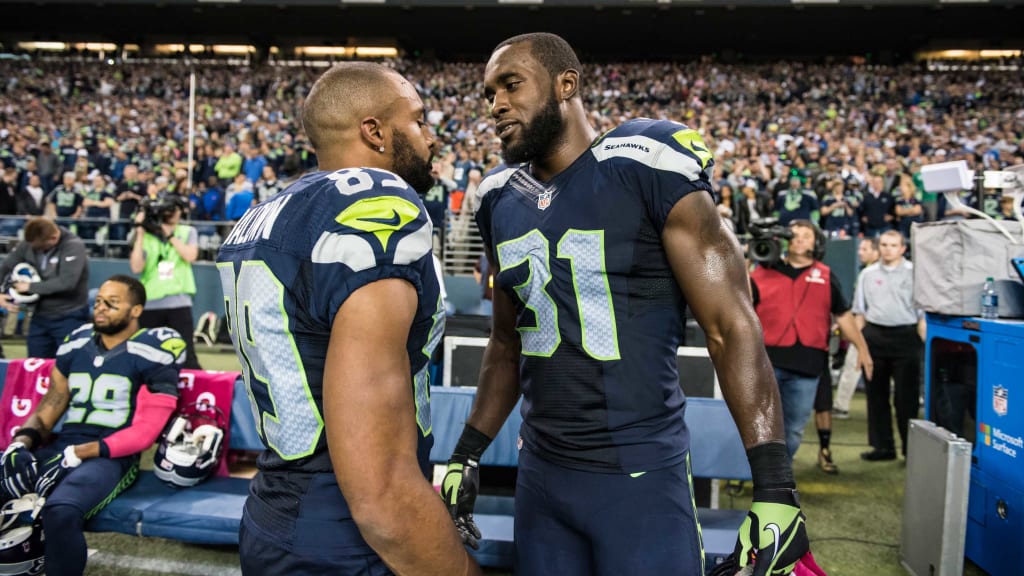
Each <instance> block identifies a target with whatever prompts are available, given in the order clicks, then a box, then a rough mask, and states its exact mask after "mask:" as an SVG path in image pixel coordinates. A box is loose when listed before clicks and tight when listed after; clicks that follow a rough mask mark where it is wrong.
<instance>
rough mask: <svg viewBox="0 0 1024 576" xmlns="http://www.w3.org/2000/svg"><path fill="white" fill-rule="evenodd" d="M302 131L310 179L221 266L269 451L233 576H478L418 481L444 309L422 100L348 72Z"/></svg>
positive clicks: (247, 219)
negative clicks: (431, 366) (311, 152)
mask: <svg viewBox="0 0 1024 576" xmlns="http://www.w3.org/2000/svg"><path fill="white" fill-rule="evenodd" d="M302 121H303V128H304V129H305V132H306V134H307V135H308V137H309V139H310V141H311V142H312V143H313V145H314V147H315V148H316V154H317V159H318V162H319V168H320V171H318V172H314V173H312V174H308V175H306V176H304V177H303V178H301V179H299V180H298V181H297V182H295V183H294V184H292V185H291V186H290V187H288V188H287V189H286V190H284V191H282V192H280V193H279V194H277V195H276V196H274V197H273V198H272V199H270V200H269V201H267V202H262V203H260V204H259V205H258V206H255V207H253V208H251V209H250V210H249V211H248V212H246V214H245V216H244V217H243V218H242V219H241V220H240V221H239V222H238V224H236V225H235V228H234V230H233V231H232V233H231V234H230V235H229V236H228V237H227V238H226V239H225V242H224V244H223V246H222V247H221V249H220V252H219V254H218V256H217V262H218V264H217V266H218V269H219V271H220V278H221V283H222V285H223V288H224V297H225V309H226V317H227V318H228V319H229V326H230V332H231V340H232V342H233V343H234V346H235V351H236V353H237V354H238V357H239V360H240V361H241V363H242V366H243V376H244V378H245V383H246V386H247V387H248V389H249V399H250V401H251V403H252V410H253V414H255V415H256V421H257V427H258V430H259V433H260V437H261V439H262V440H263V443H264V444H265V445H266V447H267V449H266V450H265V451H264V452H263V453H262V454H261V455H260V456H259V460H258V467H259V472H258V473H257V475H256V477H255V478H254V479H253V482H252V487H251V489H250V493H249V498H248V500H247V501H246V505H245V511H244V514H243V516H242V526H241V529H240V532H239V555H240V557H241V563H242V571H243V572H244V573H245V574H247V575H253V574H268V575H269V574H288V575H290V574H309V575H316V574H365V575H378V574H391V570H393V571H394V572H395V573H397V574H416V575H418V576H420V575H422V576H430V575H438V576H440V575H444V576H452V575H462V574H479V573H480V572H479V567H478V566H477V565H476V563H475V562H474V561H473V559H472V558H470V556H469V555H468V554H467V553H466V550H465V548H464V547H463V546H462V544H461V541H460V540H459V536H458V534H457V532H456V530H455V528H454V527H453V526H452V522H451V519H450V518H449V517H448V515H447V514H446V513H445V508H444V506H443V505H442V503H441V502H440V501H439V500H438V498H437V496H436V494H435V493H434V491H433V488H432V487H431V485H430V482H428V480H427V478H428V476H427V474H428V470H429V462H428V456H429V452H430V447H431V445H432V443H433V437H432V436H431V426H430V405H429V391H428V386H429V384H430V382H429V376H428V362H429V360H430V356H431V353H432V351H433V350H434V348H435V347H436V346H437V344H438V342H439V341H440V339H441V335H442V333H443V331H444V303H443V301H442V298H441V295H440V285H439V281H438V276H437V274H438V270H436V267H435V264H434V259H433V257H432V254H431V248H432V229H431V225H430V221H429V219H428V217H427V213H426V211H425V209H424V207H423V204H422V202H421V201H420V199H419V197H418V195H417V190H425V189H426V188H427V187H429V186H430V185H431V184H432V181H433V180H432V177H431V175H430V169H431V164H430V160H431V156H432V154H433V152H434V148H435V141H434V137H433V135H432V133H431V130H430V127H429V126H428V125H427V124H426V122H425V121H424V109H423V103H422V101H421V100H420V97H419V95H417V93H416V90H415V88H413V86H412V84H410V83H409V82H408V81H407V80H405V79H404V78H403V77H402V76H401V75H400V74H398V73H396V72H394V71H393V70H391V69H389V68H386V67H383V66H380V65H377V64H371V63H365V62H363V63H360V62H352V63H345V64H340V65H338V66H335V67H334V68H332V69H330V70H328V71H327V72H326V73H325V74H324V75H323V76H321V77H320V78H319V79H318V80H317V82H316V83H315V84H314V86H313V88H312V89H311V91H310V93H309V96H308V97H307V99H306V101H305V104H304V109H303V115H302ZM328 446H329V447H330V449H329V450H328Z"/></svg>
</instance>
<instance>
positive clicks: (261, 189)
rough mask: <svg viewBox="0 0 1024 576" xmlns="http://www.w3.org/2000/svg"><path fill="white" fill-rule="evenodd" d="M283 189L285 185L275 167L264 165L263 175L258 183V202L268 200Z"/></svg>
mask: <svg viewBox="0 0 1024 576" xmlns="http://www.w3.org/2000/svg"><path fill="white" fill-rule="evenodd" d="M283 189H284V186H283V185H282V184H281V182H280V181H278V179H277V174H275V173H274V168H273V167H272V166H264V167H263V177H262V178H260V181H259V182H258V183H257V184H256V202H266V201H267V200H270V199H271V198H273V197H274V196H276V195H277V193H278V192H280V191H281V190H283Z"/></svg>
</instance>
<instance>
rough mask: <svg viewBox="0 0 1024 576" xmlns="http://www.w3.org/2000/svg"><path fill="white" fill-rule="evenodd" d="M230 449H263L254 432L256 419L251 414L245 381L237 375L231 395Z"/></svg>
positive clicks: (258, 437) (258, 436)
mask: <svg viewBox="0 0 1024 576" xmlns="http://www.w3.org/2000/svg"><path fill="white" fill-rule="evenodd" d="M229 447H230V448H231V449H232V450H255V451H257V452H259V451H260V450H263V442H262V441H261V440H260V435H259V434H258V433H257V432H256V420H254V419H253V416H252V404H251V403H250V402H249V392H248V391H247V390H246V389H245V381H244V380H242V377H241V376H239V377H238V379H237V380H235V391H234V394H233V395H232V396H231V439H230V444H229Z"/></svg>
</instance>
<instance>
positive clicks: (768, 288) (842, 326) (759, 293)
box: [750, 220, 873, 474]
mask: <svg viewBox="0 0 1024 576" xmlns="http://www.w3.org/2000/svg"><path fill="white" fill-rule="evenodd" d="M752 232H753V236H754V238H753V239H752V240H751V242H750V257H751V259H753V260H754V261H755V262H757V263H758V266H757V268H755V269H754V271H753V272H751V274H750V288H751V293H752V296H753V301H754V309H755V310H756V311H757V315H758V318H760V320H761V325H762V327H763V329H764V343H765V347H766V348H767V350H768V359H769V360H770V361H771V363H772V367H773V368H774V369H775V379H776V381H777V382H778V384H779V392H780V395H781V396H782V414H783V416H782V417H783V426H784V428H785V435H786V448H787V449H788V450H789V454H790V456H793V455H794V454H796V451H797V449H798V448H799V447H800V441H801V438H802V437H803V432H804V425H805V424H807V420H808V419H809V418H810V416H811V412H812V411H813V410H814V405H815V396H816V394H817V390H818V385H819V379H820V377H821V375H822V372H823V371H825V370H828V338H829V332H830V331H831V328H832V318H833V317H835V322H836V324H838V325H839V330H840V331H841V332H842V334H843V337H844V338H846V339H847V340H849V341H850V342H852V343H853V345H854V346H856V347H857V350H858V352H862V354H860V355H859V356H858V367H863V369H864V372H865V373H866V374H869V375H870V374H871V372H872V368H873V364H872V361H871V354H870V353H868V350H867V345H866V344H865V343H864V337H863V336H862V335H861V333H860V330H858V329H857V325H856V324H855V323H854V320H853V315H852V314H850V305H849V303H848V301H847V300H846V298H845V297H844V296H843V293H842V289H841V288H840V285H839V281H838V279H837V278H836V276H835V274H834V273H833V272H832V270H831V269H830V268H829V267H828V266H826V265H825V264H824V263H822V262H821V259H822V258H823V257H824V255H825V237H824V234H822V232H821V231H820V230H819V229H818V227H817V226H815V225H814V224H813V223H812V222H810V221H809V220H795V221H793V222H792V223H790V225H789V228H788V229H786V228H785V227H782V226H779V225H778V223H777V222H775V221H767V222H765V221H762V222H759V223H757V225H755V226H754V227H753V229H752ZM786 238H788V239H789V250H788V253H787V254H786V256H785V257H784V258H781V257H780V256H781V253H782V240H783V239H786ZM829 391H831V388H829ZM828 403H829V406H828V407H827V408H825V409H824V411H825V412H828V411H829V410H830V409H831V399H829V400H828ZM818 436H819V440H820V442H821V447H820V450H819V453H818V463H819V466H820V467H821V468H822V470H824V471H825V472H828V473H832V474H834V473H836V472H837V471H838V469H837V468H836V467H835V464H833V463H832V453H831V450H830V448H829V442H830V437H831V422H828V423H826V424H823V425H821V426H819V429H818Z"/></svg>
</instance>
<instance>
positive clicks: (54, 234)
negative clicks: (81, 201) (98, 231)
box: [0, 216, 89, 358]
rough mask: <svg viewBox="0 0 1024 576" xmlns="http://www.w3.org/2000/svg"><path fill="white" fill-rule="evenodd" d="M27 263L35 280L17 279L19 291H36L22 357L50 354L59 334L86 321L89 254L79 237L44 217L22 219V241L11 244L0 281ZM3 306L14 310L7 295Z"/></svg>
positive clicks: (1, 266)
mask: <svg viewBox="0 0 1024 576" xmlns="http://www.w3.org/2000/svg"><path fill="white" fill-rule="evenodd" d="M22 262H25V263H28V264H31V265H32V267H33V268H35V269H36V271H37V273H38V274H39V278H40V281H39V282H31V283H29V282H25V281H17V282H15V283H14V284H13V288H14V289H15V290H16V291H17V292H20V293H21V294H25V295H31V294H38V295H39V300H38V301H36V303H35V304H34V307H35V312H34V314H33V316H32V324H31V326H30V328H29V332H28V342H27V344H28V355H29V356H30V357H32V358H53V357H54V356H56V354H57V347H58V346H60V343H61V342H63V341H64V337H65V336H67V335H68V334H70V333H71V331H72V330H74V329H75V328H78V327H79V326H81V325H82V324H83V323H85V322H88V321H89V308H88V297H89V258H88V255H87V253H86V249H85V244H84V243H83V242H82V239H81V238H79V237H78V236H76V235H75V234H73V233H72V232H70V231H68V229H67V228H64V227H63V226H58V225H57V224H55V223H54V222H53V221H52V220H50V219H48V218H45V217H41V216H40V217H35V218H32V219H30V220H29V221H28V222H26V223H25V239H24V240H23V241H21V242H19V243H18V245H17V246H15V248H14V250H12V251H11V252H10V253H9V254H8V255H7V257H6V258H5V259H4V261H3V264H0V279H6V278H8V276H9V275H10V273H11V271H12V270H14V267H15V266H17V265H18V264H20V263H22ZM0 299H2V300H3V307H4V308H5V309H7V311H8V312H10V313H14V314H17V313H18V311H19V308H18V306H17V305H16V304H14V303H12V302H11V298H10V297H9V296H8V295H6V294H2V295H0Z"/></svg>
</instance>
